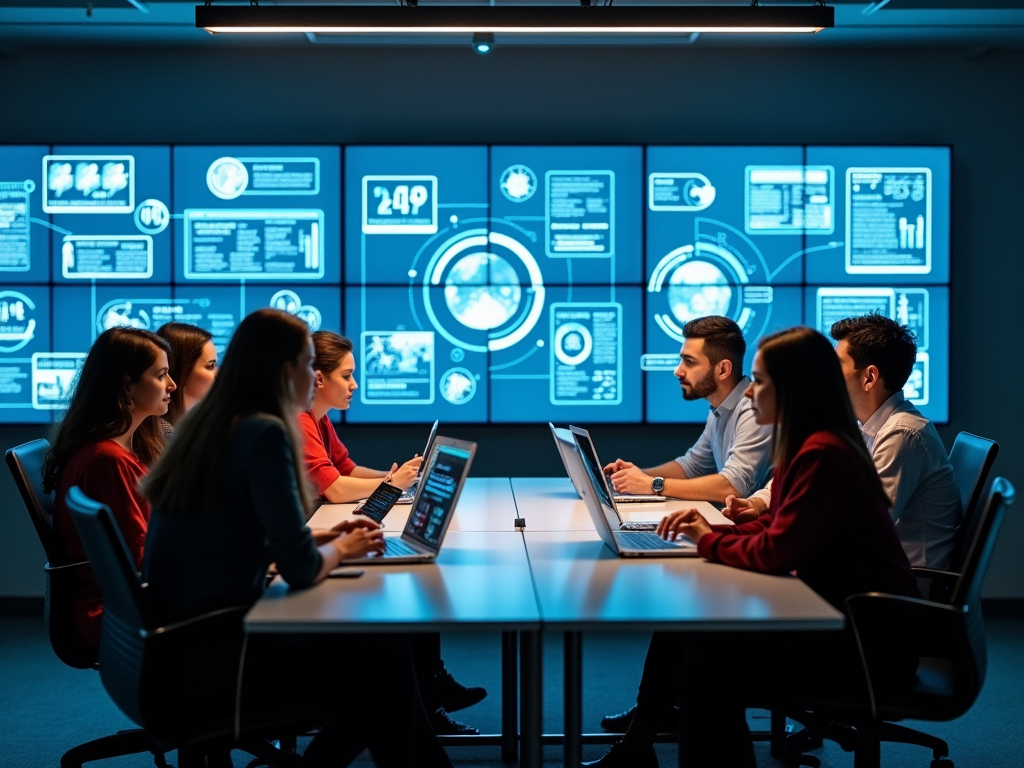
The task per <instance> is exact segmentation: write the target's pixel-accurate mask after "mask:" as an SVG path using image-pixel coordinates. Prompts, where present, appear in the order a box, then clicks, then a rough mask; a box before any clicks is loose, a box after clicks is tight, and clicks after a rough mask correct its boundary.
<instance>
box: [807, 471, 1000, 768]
mask: <svg viewBox="0 0 1024 768" xmlns="http://www.w3.org/2000/svg"><path fill="white" fill-rule="evenodd" d="M1015 495H1016V492H1015V490H1014V487H1013V485H1012V484H1011V483H1010V482H1009V481H1008V480H1006V479H1005V478H1002V477H997V478H996V479H995V480H994V481H993V483H992V488H991V490H990V491H989V494H988V499H987V501H986V503H985V505H984V507H983V508H982V510H981V512H980V513H979V514H978V515H977V524H976V526H975V527H974V531H975V533H974V537H973V540H972V541H971V542H970V544H969V546H968V548H967V554H966V555H965V558H964V562H963V569H962V571H961V572H960V575H959V577H958V578H957V580H956V583H955V585H954V587H953V592H952V597H951V599H950V601H949V602H948V603H944V602H936V601H933V600H920V599H916V598H909V597H899V596H896V595H887V594H882V593H875V592H873V593H868V594H862V595H852V596H850V597H849V598H848V599H847V601H846V605H845V608H846V614H847V616H849V619H850V622H851V624H852V626H853V630H854V634H855V636H856V638H857V645H858V650H859V652H860V657H861V664H862V667H863V670H864V675H865V680H866V682H867V701H866V702H864V701H845V702H824V703H814V704H812V705H810V709H811V711H809V712H804V713H796V714H789V713H787V714H789V716H790V717H792V718H793V719H795V720H798V721H799V722H802V723H804V725H806V726H808V732H810V733H813V732H818V733H823V734H824V735H825V738H829V739H832V740H834V741H836V742H838V743H839V745H840V746H841V747H842V748H843V749H844V750H846V751H852V752H853V753H854V767H855V768H878V767H879V766H880V765H881V742H883V741H889V742H897V743H902V744H916V745H918V746H922V747H927V748H929V749H931V750H932V762H931V766H932V768H953V762H952V761H951V760H949V759H948V755H949V745H948V744H947V743H946V742H945V741H943V740H942V739H939V738H936V737H935V736H931V735H929V734H926V733H922V732H920V731H915V730H913V729H911V728H907V727H905V726H901V725H898V724H897V723H896V721H898V720H903V719H914V720H931V721H947V720H954V719H956V718H958V717H960V716H961V715H962V714H964V713H965V712H967V710H969V709H970V708H971V706H972V705H973V704H974V702H975V700H976V699H977V698H978V694H979V693H980V692H981V689H982V686H983V684H984V682H985V672H986V667H987V657H986V651H985V631H984V626H983V624H982V616H981V586H982V583H983V582H984V580H985V573H986V571H987V570H988V564H989V561H990V559H991V557H992V551H993V549H994V548H995V543H996V538H997V536H998V534H999V528H1000V526H1001V525H1002V521H1003V516H1004V513H1005V511H1006V508H1007V507H1009V506H1010V505H1011V504H1013V501H1014V497H1015ZM893 626H903V627H911V628H913V631H914V633H915V636H916V638H917V640H918V647H919V649H920V651H919V652H920V654H921V656H920V664H919V666H918V670H917V678H916V681H915V683H914V685H913V686H912V687H910V688H909V689H899V690H891V689H890V690H887V689H885V688H883V687H881V686H880V685H879V684H878V683H877V674H876V673H875V670H877V669H878V661H879V660H880V659H884V658H885V656H886V653H887V650H888V649H887V648H886V647H885V644H884V642H879V643H874V642H872V637H873V636H883V635H884V633H874V632H873V631H872V629H873V628H877V627H893ZM858 698H860V697H858ZM796 737H797V735H795V736H794V737H791V738H796ZM805 759H806V758H805ZM805 764H806V763H805Z"/></svg>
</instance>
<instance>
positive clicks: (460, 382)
mask: <svg viewBox="0 0 1024 768" xmlns="http://www.w3.org/2000/svg"><path fill="white" fill-rule="evenodd" d="M438 388H439V389H440V390H441V397H443V398H444V399H445V400H447V401H448V402H449V403H451V404H452V405H464V404H466V403H468V402H469V401H470V400H472V399H473V395H475V394H476V375H475V374H473V373H472V372H470V371H468V370H466V369H465V368H451V369H449V370H447V371H445V372H444V373H443V374H441V380H440V381H439V382H438Z"/></svg>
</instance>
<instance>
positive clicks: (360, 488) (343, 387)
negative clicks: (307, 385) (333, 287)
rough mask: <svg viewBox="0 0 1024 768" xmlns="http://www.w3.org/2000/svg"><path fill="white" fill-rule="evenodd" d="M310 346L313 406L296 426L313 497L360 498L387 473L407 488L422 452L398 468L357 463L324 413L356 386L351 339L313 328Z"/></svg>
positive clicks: (342, 405)
mask: <svg viewBox="0 0 1024 768" xmlns="http://www.w3.org/2000/svg"><path fill="white" fill-rule="evenodd" d="M313 345H314V347H315V348H316V360H315V361H314V363H313V370H315V371H316V384H315V389H314V391H313V407H312V408H310V409H309V410H308V411H303V412H302V413H301V414H299V428H300V429H301V430H302V436H303V437H304V438H305V450H304V451H303V461H304V462H305V464H306V474H307V476H308V477H309V479H310V481H311V482H312V483H313V488H314V490H315V491H316V494H317V496H320V497H321V498H323V499H326V500H327V501H329V502H332V503H335V504H340V503H344V502H347V501H356V500H357V499H365V498H366V497H367V496H369V495H370V494H371V493H373V492H374V490H375V489H376V488H377V486H378V485H380V483H381V481H382V480H384V479H386V478H388V479H389V482H390V483H391V484H392V485H396V486H398V487H399V488H402V489H405V488H408V487H409V486H410V485H412V484H413V481H414V480H416V474H417V473H418V472H419V468H420V463H421V462H422V461H423V457H422V456H416V457H414V458H412V459H410V460H409V461H407V462H406V463H405V464H403V465H402V466H401V467H399V466H398V464H392V466H391V469H390V470H389V471H387V472H383V471H381V470H379V469H369V468H368V467H361V466H359V465H358V464H356V463H355V461H353V460H352V457H351V456H349V453H348V449H347V448H346V447H345V446H344V445H342V442H341V440H339V439H338V433H337V432H335V430H334V425H333V424H331V420H330V418H329V416H328V414H329V413H330V411H331V409H332V408H337V409H338V410H340V411H347V410H348V409H349V406H351V404H352V396H353V395H354V394H355V391H356V390H357V389H358V388H359V384H358V383H356V373H355V371H356V358H355V356H354V355H353V354H352V342H351V341H349V340H348V339H346V338H345V337H344V336H339V335H338V334H336V333H331V332H330V331H317V332H316V333H314V334H313Z"/></svg>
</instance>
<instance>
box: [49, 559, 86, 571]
mask: <svg viewBox="0 0 1024 768" xmlns="http://www.w3.org/2000/svg"><path fill="white" fill-rule="evenodd" d="M83 565H89V561H88V560H83V561H82V562H80V563H68V564H67V565H50V564H49V563H47V564H46V565H44V566H43V570H44V571H45V572H46V573H56V572H58V571H70V570H71V569H72V568H80V567H82V566H83Z"/></svg>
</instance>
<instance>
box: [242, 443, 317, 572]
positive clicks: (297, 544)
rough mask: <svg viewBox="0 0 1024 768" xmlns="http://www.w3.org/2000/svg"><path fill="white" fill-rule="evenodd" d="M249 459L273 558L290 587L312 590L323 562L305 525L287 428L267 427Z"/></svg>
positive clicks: (250, 481) (257, 504) (251, 484)
mask: <svg viewBox="0 0 1024 768" xmlns="http://www.w3.org/2000/svg"><path fill="white" fill-rule="evenodd" d="M250 455H251V456H252V461H251V464H250V466H249V467H248V484H249V491H250V493H251V495H252V500H253V506H254V507H255V511H256V516H257V517H258V518H259V521H260V523H261V525H262V526H263V530H264V532H265V534H266V537H267V545H268V547H269V549H270V554H271V557H272V558H273V560H274V562H275V563H276V564H277V569H278V571H280V573H281V576H282V577H283V578H284V580H285V581H287V582H288V583H289V584H290V585H291V586H293V587H306V586H309V585H310V584H312V583H313V582H314V581H316V577H317V575H318V574H319V573H320V569H321V567H322V566H323V558H322V557H321V556H320V553H319V552H318V551H317V549H316V545H315V544H314V543H313V535H312V534H311V533H310V531H309V528H308V527H307V526H306V523H305V513H304V510H303V508H302V501H301V499H300V497H299V489H298V485H297V479H296V477H295V469H294V467H295V463H294V461H295V458H294V454H293V453H292V447H291V443H290V442H289V440H288V434H287V433H286V432H285V430H284V427H283V426H282V425H281V424H268V425H267V426H266V427H265V428H264V429H263V430H262V431H261V432H260V434H259V435H258V436H257V437H256V439H255V441H254V444H253V450H252V452H251V454H250Z"/></svg>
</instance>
